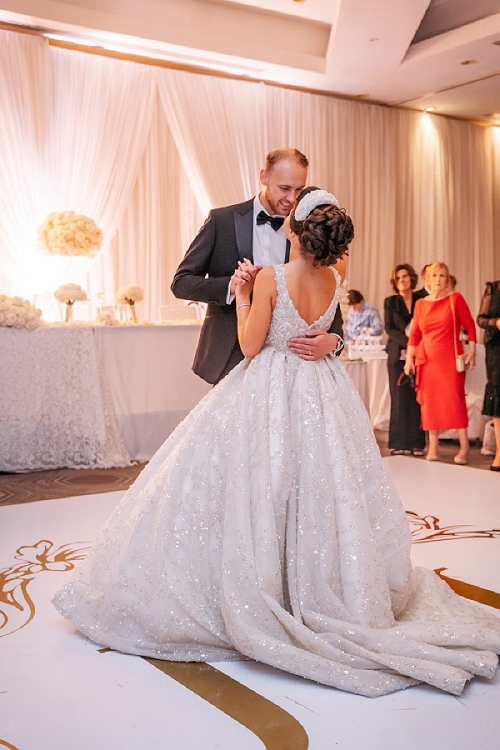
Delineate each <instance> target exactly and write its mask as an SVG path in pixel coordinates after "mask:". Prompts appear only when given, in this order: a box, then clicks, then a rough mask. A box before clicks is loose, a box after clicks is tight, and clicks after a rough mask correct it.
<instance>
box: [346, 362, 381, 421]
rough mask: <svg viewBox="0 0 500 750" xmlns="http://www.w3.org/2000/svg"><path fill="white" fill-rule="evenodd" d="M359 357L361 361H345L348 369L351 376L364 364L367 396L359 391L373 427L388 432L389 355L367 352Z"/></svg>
mask: <svg viewBox="0 0 500 750" xmlns="http://www.w3.org/2000/svg"><path fill="white" fill-rule="evenodd" d="M357 356H358V357H359V359H347V360H345V361H344V364H345V366H346V369H347V371H348V373H349V374H350V375H351V372H355V370H354V367H355V366H356V365H358V367H359V364H358V363H361V362H362V363H363V364H364V365H365V368H364V369H365V380H366V385H365V389H366V391H367V394H366V395H365V394H364V393H362V392H361V391H360V390H359V388H358V391H359V392H360V394H361V398H363V400H364V403H365V406H366V408H367V410H368V414H369V415H370V422H371V423H372V427H373V428H374V429H378V430H388V429H389V417H390V412H391V396H390V393H389V377H388V375H387V354H386V353H385V352H369V351H367V352H359V354H358V355H357ZM351 377H352V375H351ZM355 383H356V381H355ZM356 387H357V385H356Z"/></svg>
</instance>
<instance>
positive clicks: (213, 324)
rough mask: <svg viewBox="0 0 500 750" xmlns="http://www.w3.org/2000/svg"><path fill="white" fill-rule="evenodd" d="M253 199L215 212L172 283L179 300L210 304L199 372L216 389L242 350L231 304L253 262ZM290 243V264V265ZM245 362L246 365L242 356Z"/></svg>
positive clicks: (337, 327) (338, 322) (336, 329)
mask: <svg viewBox="0 0 500 750" xmlns="http://www.w3.org/2000/svg"><path fill="white" fill-rule="evenodd" d="M252 245H253V198H252V199H250V200H248V201H245V202H244V203H236V204H235V205H233V206H225V207H224V208H215V209H213V210H212V211H210V213H209V215H208V218H207V220H206V221H205V223H204V225H203V226H202V228H201V229H200V231H199V233H198V235H197V236H196V237H195V238H194V240H193V242H192V243H191V245H190V247H189V249H188V251H187V253H186V255H185V256H184V259H183V260H182V261H181V263H180V265H179V268H178V269H177V271H176V273H175V276H174V278H173V281H172V285H171V287H170V288H171V290H172V292H173V294H174V295H175V296H176V297H178V298H179V299H189V300H195V301H196V302H206V303H208V307H207V314H206V317H205V321H204V323H203V327H202V329H201V333H200V340H199V343H198V349H197V351H196V355H195V358H194V362H193V370H194V372H195V373H196V374H197V375H199V376H200V377H201V378H203V380H206V381H207V382H208V383H216V382H217V381H218V380H219V378H220V375H221V373H222V372H223V370H224V368H225V366H226V364H227V362H228V360H229V358H230V356H231V354H232V352H233V350H234V349H235V347H236V348H237V349H238V350H239V345H238V328H237V318H236V303H235V301H233V302H232V303H231V304H230V305H228V304H226V299H227V290H228V286H229V281H230V279H231V276H232V275H233V273H234V271H235V269H236V268H237V267H238V261H239V260H243V258H248V260H250V261H252V262H253V249H252ZM289 254H290V245H289V243H287V250H286V255H285V258H284V262H285V263H286V262H288V259H289ZM329 332H330V333H336V334H337V335H338V336H341V337H342V336H343V330H342V314H341V312H340V308H338V309H337V313H336V315H335V319H334V321H333V323H332V326H331V328H330V331H329ZM239 354H240V357H239V358H240V359H243V354H242V353H241V350H240V351H239Z"/></svg>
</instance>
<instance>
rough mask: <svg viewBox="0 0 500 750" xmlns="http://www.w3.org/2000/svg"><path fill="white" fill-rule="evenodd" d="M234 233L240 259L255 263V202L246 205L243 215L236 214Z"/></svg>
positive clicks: (236, 212)
mask: <svg viewBox="0 0 500 750" xmlns="http://www.w3.org/2000/svg"><path fill="white" fill-rule="evenodd" d="M247 208H248V210H247ZM234 231H235V233H236V247H237V249H238V257H239V259H240V260H243V258H248V260H249V261H250V262H251V263H253V200H251V201H248V203H247V204H245V207H244V212H243V213H239V212H238V211H235V212H234Z"/></svg>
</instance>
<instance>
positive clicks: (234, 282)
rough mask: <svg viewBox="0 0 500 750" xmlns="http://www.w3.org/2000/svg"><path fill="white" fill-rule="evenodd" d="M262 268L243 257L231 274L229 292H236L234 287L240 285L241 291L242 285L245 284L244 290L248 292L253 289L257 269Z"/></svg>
mask: <svg viewBox="0 0 500 750" xmlns="http://www.w3.org/2000/svg"><path fill="white" fill-rule="evenodd" d="M261 270H262V266H254V265H253V263H251V262H250V261H249V260H248V258H243V262H242V261H241V260H240V261H238V268H237V269H236V271H235V272H234V273H233V275H232V276H231V288H230V291H231V294H236V289H237V288H238V287H240V289H239V291H240V292H241V287H242V286H247V289H245V291H248V293H249V294H250V293H251V291H252V289H253V284H254V281H255V278H256V276H257V274H258V273H259V271H261Z"/></svg>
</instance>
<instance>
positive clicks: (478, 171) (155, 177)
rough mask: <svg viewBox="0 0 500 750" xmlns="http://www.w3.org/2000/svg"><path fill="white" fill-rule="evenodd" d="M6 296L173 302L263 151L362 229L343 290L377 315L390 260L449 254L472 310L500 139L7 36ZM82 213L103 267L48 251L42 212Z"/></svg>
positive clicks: (2, 251)
mask: <svg viewBox="0 0 500 750" xmlns="http://www.w3.org/2000/svg"><path fill="white" fill-rule="evenodd" d="M0 101H1V102H2V108H1V113H0V160H1V161H0V163H1V164H2V169H1V170H0V293H4V294H19V295H21V296H24V297H28V298H29V299H32V300H35V301H36V302H37V304H39V305H41V306H42V307H43V309H44V313H45V315H46V317H48V318H50V317H55V316H57V315H58V314H59V310H58V309H57V307H56V303H55V302H54V298H53V295H52V293H53V291H54V290H55V289H56V288H57V287H58V286H59V285H60V284H64V283H68V282H78V283H79V284H81V285H82V286H83V288H84V289H85V290H86V292H87V293H88V295H89V297H90V299H91V306H90V307H87V308H86V309H85V310H81V311H78V313H77V314H78V315H79V316H80V317H85V316H86V317H88V316H89V315H91V314H92V313H93V311H94V309H95V306H96V305H97V304H103V303H104V304H113V302H114V294H115V291H116V289H117V288H119V287H121V286H126V285H128V284H138V285H139V286H140V287H142V288H143V289H144V291H145V299H144V302H142V303H140V305H142V307H139V314H140V316H141V317H145V318H146V317H149V318H151V319H156V318H157V317H158V307H159V305H160V304H165V303H168V302H171V301H172V299H171V294H170V291H169V286H170V281H171V278H172V275H173V272H174V271H175V268H176V266H177V264H178V262H179V260H180V258H181V257H182V255H183V254H184V252H185V250H186V249H187V246H188V244H189V241H190V240H191V238H192V237H193V236H194V234H195V233H196V231H197V229H198V228H199V226H200V224H201V223H202V221H203V218H204V216H205V215H206V213H207V211H208V210H209V208H210V207H212V206H216V205H224V204H229V203H235V202H237V201H240V200H244V199H246V198H249V197H250V196H251V195H253V194H255V192H256V191H257V190H258V189H259V183H258V174H259V169H260V167H261V166H262V161H263V157H264V155H265V153H266V152H267V151H268V150H270V149H271V148H276V147H280V146H295V147H297V148H299V149H300V150H301V151H303V152H304V153H305V154H307V156H308V157H309V159H310V162H311V169H310V178H309V181H310V183H311V184H319V185H320V186H321V187H324V188H327V189H329V190H332V191H333V192H334V193H335V194H336V195H338V197H339V199H340V202H341V204H342V205H344V206H345V207H346V208H347V209H348V211H349V212H350V214H351V215H352V217H353V219H354V224H355V230H356V239H355V241H354V243H353V247H352V250H351V260H350V265H349V276H348V281H349V285H350V286H352V287H354V288H357V289H360V290H362V291H363V293H364V295H365V297H366V298H367V299H370V300H371V301H373V302H374V303H375V304H377V305H378V306H379V307H381V306H382V303H383V298H384V297H385V296H386V295H387V294H390V293H391V290H390V287H389V283H388V278H389V274H390V270H391V268H392V267H393V266H394V264H395V263H398V262H402V261H409V262H410V263H412V264H413V265H414V266H415V267H416V268H417V270H419V269H420V267H421V266H422V265H423V264H424V263H428V262H431V261H433V260H438V259H443V260H445V261H446V262H448V263H449V265H450V266H451V269H452V272H453V273H454V274H455V275H456V276H457V278H458V284H459V289H460V291H461V292H462V293H463V294H464V295H465V297H466V299H467V300H468V302H469V304H470V306H471V309H472V310H473V312H475V311H476V310H477V308H478V305H479V299H480V297H481V294H482V291H483V287H484V282H485V281H486V280H492V279H495V278H499V277H500V215H499V210H498V206H499V205H500V200H499V199H500V128H494V127H481V126H478V125H474V124H472V123H467V122H461V121H457V120H451V119H448V118H443V117H439V116H437V115H429V114H422V113H416V112H407V111H403V110H396V109H389V108H385V107H379V106H376V105H369V104H365V103H362V102H350V101H343V100H337V99H334V98H331V97H326V96H321V95H314V94H306V93H301V92H297V91H291V90H286V89H281V88H279V87H274V86H266V85H264V84H262V83H249V82H243V81H235V80H227V79H223V78H218V77H211V76H204V75H199V74H194V73H187V72H182V71H175V70H169V69H164V68H158V67H155V66H150V65H141V64H137V63H132V62H127V61H121V60H115V59H110V58H106V57H102V56H97V55H92V54H86V53H82V52H76V51H71V50H66V49H59V48H57V47H55V46H51V45H49V44H48V43H47V41H46V40H44V39H42V38H40V37H38V36H34V35H27V34H18V33H15V32H10V31H0ZM65 210H73V211H76V212H77V213H81V214H84V215H86V216H90V217H92V218H93V219H94V220H95V221H96V223H97V225H98V226H99V227H100V228H101V229H102V231H103V234H104V241H103V245H102V249H101V251H100V253H99V254H98V255H97V256H96V257H95V258H92V259H91V258H67V257H47V256H44V255H42V254H41V253H40V251H39V250H38V249H37V247H36V229H37V227H38V226H39V225H40V224H41V222H42V221H43V220H44V218H45V217H46V215H47V214H49V213H51V212H53V211H65Z"/></svg>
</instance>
